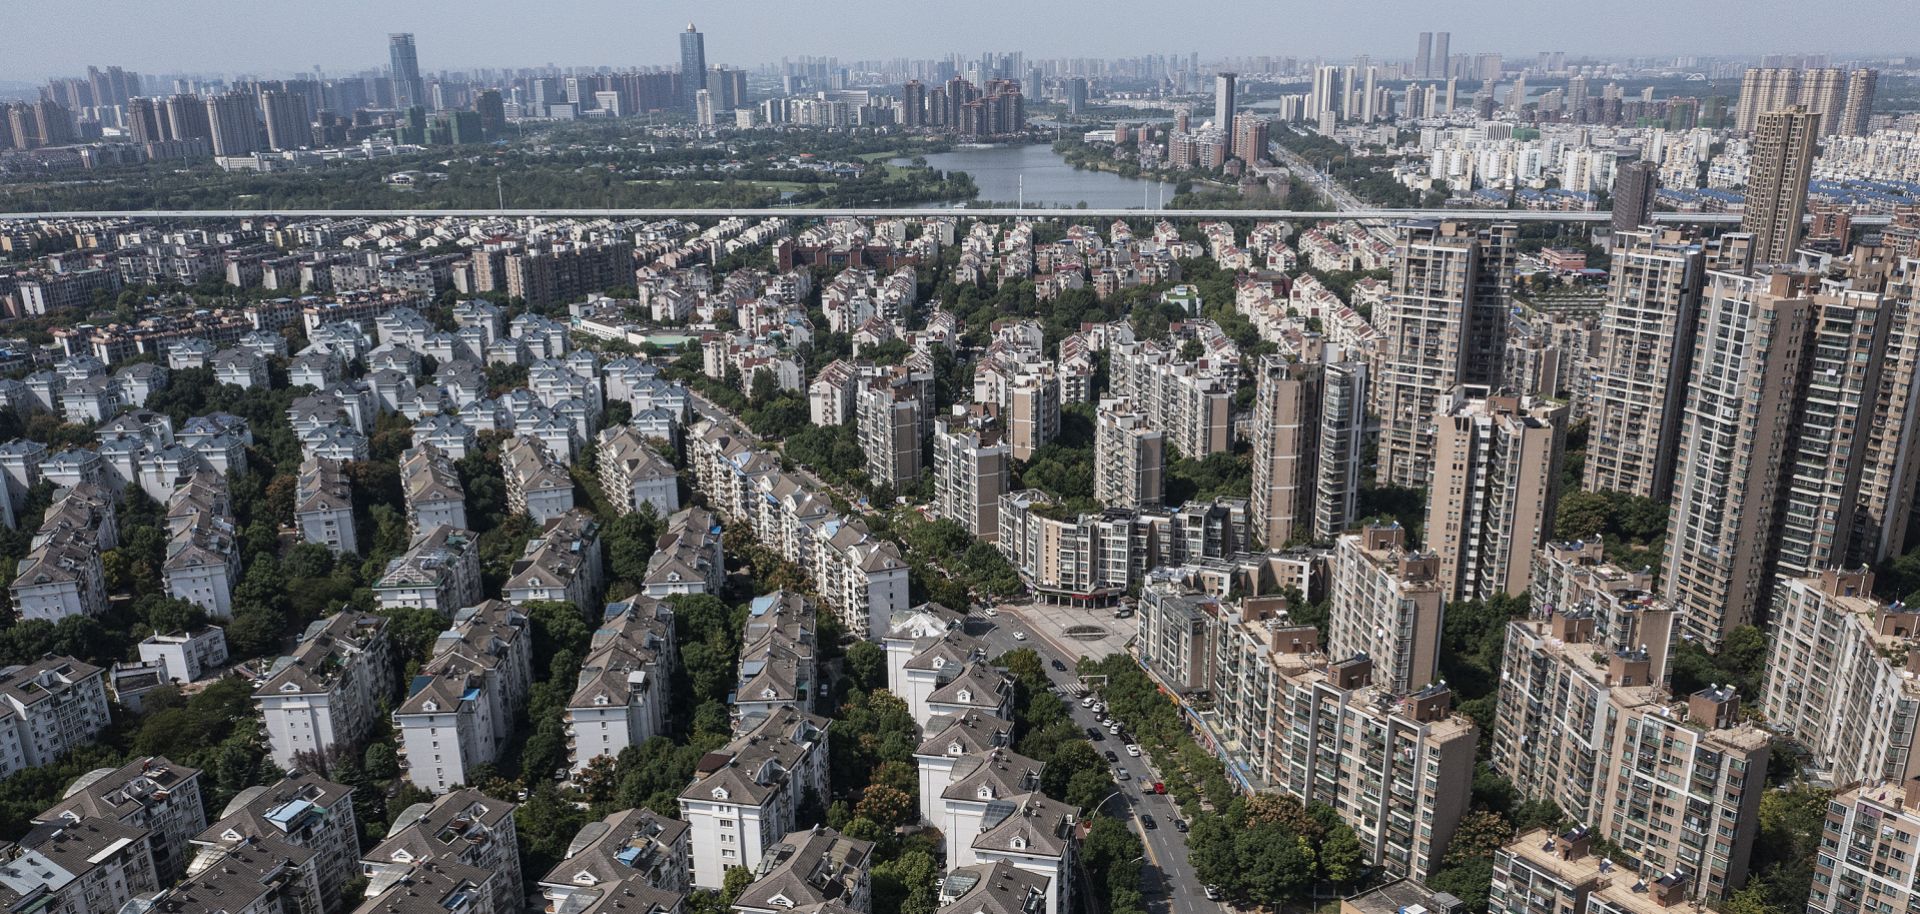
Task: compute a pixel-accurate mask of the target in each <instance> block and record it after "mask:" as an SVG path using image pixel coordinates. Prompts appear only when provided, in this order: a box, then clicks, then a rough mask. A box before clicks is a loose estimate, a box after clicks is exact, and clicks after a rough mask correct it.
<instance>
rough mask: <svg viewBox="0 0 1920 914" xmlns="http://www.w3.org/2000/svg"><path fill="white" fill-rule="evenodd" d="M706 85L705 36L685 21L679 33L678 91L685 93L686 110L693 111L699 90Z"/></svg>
mask: <svg viewBox="0 0 1920 914" xmlns="http://www.w3.org/2000/svg"><path fill="white" fill-rule="evenodd" d="M706 87H707V36H705V35H702V34H700V32H699V31H697V30H695V29H694V27H693V23H691V22H689V23H687V30H686V31H684V32H681V33H680V91H682V92H684V93H686V98H685V102H684V103H685V105H686V110H687V111H689V112H693V111H695V110H696V108H695V105H696V104H697V102H698V99H699V95H698V93H699V91H700V90H701V89H705V88H706Z"/></svg>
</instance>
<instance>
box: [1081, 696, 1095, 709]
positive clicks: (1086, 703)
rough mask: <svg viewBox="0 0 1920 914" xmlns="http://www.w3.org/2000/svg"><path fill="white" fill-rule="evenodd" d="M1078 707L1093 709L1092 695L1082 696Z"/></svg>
mask: <svg viewBox="0 0 1920 914" xmlns="http://www.w3.org/2000/svg"><path fill="white" fill-rule="evenodd" d="M1080 707H1083V708H1091V707H1093V696H1092V695H1085V696H1082V697H1081V698H1080Z"/></svg>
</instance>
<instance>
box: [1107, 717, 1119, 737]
mask: <svg viewBox="0 0 1920 914" xmlns="http://www.w3.org/2000/svg"><path fill="white" fill-rule="evenodd" d="M1107 732H1108V733H1112V734H1115V735H1118V734H1119V733H1120V722H1119V721H1117V720H1115V721H1108V722H1107Z"/></svg>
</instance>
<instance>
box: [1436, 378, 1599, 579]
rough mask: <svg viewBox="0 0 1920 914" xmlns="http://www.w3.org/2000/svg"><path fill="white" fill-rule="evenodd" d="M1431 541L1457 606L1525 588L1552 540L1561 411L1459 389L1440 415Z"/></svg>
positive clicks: (1563, 422) (1563, 429)
mask: <svg viewBox="0 0 1920 914" xmlns="http://www.w3.org/2000/svg"><path fill="white" fill-rule="evenodd" d="M1434 425H1435V433H1434V443H1433V444H1434V449H1433V482H1432V484H1431V485H1430V486H1429V487H1428V494H1427V523H1426V541H1427V546H1428V548H1430V549H1432V550H1433V551H1434V552H1435V553H1437V554H1438V556H1439V559H1440V562H1439V583H1440V589H1441V592H1442V593H1444V594H1445V595H1446V597H1447V599H1449V600H1462V599H1468V600H1484V599H1488V598H1490V597H1493V596H1495V595H1496V594H1509V595H1517V594H1520V593H1524V592H1525V591H1526V589H1527V580H1528V577H1529V575H1530V574H1531V570H1532V567H1533V552H1534V549H1536V548H1537V547H1539V546H1541V545H1542V544H1544V543H1546V542H1547V539H1548V537H1550V536H1551V535H1552V533H1553V518H1554V509H1555V507H1556V505H1557V503H1558V501H1559V495H1560V492H1559V489H1560V483H1559V480H1560V457H1561V454H1562V453H1563V451H1564V450H1565V446H1566V433H1567V408H1566V406H1565V405H1563V404H1557V403H1549V402H1546V401H1541V400H1535V399H1533V398H1532V397H1524V398H1523V397H1517V396H1511V395H1500V396H1489V395H1487V393H1486V390H1485V389H1484V388H1465V387H1462V388H1458V389H1456V390H1455V391H1454V392H1453V394H1452V395H1451V396H1450V397H1449V398H1448V400H1447V402H1445V403H1444V404H1443V405H1442V408H1441V409H1440V410H1439V412H1438V413H1437V414H1436V415H1435V417H1434Z"/></svg>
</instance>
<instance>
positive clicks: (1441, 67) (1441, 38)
mask: <svg viewBox="0 0 1920 914" xmlns="http://www.w3.org/2000/svg"><path fill="white" fill-rule="evenodd" d="M1452 42H1453V33H1452V32H1435V33H1433V67H1432V69H1430V70H1428V71H1427V78H1428V79H1446V78H1447V76H1448V75H1450V74H1451V73H1452V72H1453V67H1452V64H1451V63H1450V62H1449V61H1448V59H1447V54H1448V49H1447V46H1448V45H1449V44H1451V43H1452Z"/></svg>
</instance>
